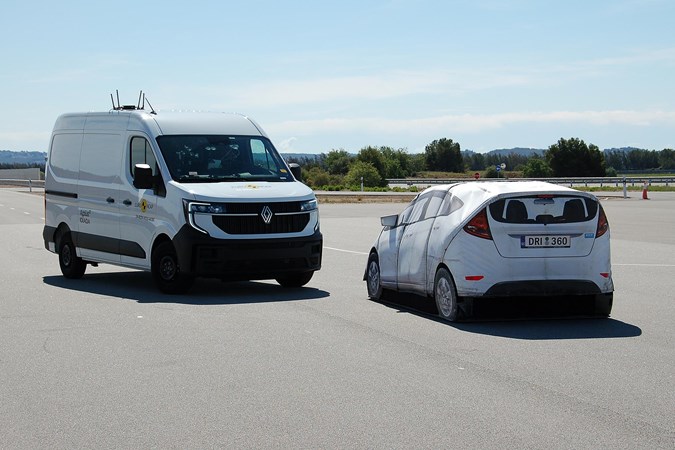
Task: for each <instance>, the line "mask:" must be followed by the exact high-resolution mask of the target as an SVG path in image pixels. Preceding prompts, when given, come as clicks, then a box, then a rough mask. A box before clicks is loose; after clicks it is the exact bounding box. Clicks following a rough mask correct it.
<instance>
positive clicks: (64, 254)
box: [59, 233, 87, 279]
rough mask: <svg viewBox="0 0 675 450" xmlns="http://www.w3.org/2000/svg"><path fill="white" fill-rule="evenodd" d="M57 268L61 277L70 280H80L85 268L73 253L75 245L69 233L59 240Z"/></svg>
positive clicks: (85, 265) (80, 259)
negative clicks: (59, 268) (59, 267)
mask: <svg viewBox="0 0 675 450" xmlns="http://www.w3.org/2000/svg"><path fill="white" fill-rule="evenodd" d="M59 266H61V273H62V274H63V276H64V277H66V278H72V279H78V278H82V276H83V275H84V271H85V270H86V268H87V263H85V262H84V261H83V260H82V258H80V257H79V256H77V253H76V252H75V244H73V239H72V238H71V237H70V233H66V234H64V235H63V236H61V238H60V239H59Z"/></svg>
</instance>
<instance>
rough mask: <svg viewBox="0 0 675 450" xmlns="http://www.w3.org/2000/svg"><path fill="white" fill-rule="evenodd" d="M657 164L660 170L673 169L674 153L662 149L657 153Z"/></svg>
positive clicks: (667, 149)
mask: <svg viewBox="0 0 675 450" xmlns="http://www.w3.org/2000/svg"><path fill="white" fill-rule="evenodd" d="M659 164H660V167H661V169H668V170H670V169H675V151H673V150H672V149H670V148H664V149H663V150H661V151H660V152H659Z"/></svg>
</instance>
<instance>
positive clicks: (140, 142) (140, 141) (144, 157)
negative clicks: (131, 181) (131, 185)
mask: <svg viewBox="0 0 675 450" xmlns="http://www.w3.org/2000/svg"><path fill="white" fill-rule="evenodd" d="M129 161H130V167H129V173H130V174H131V177H132V178H133V176H134V167H135V166H136V164H147V165H149V166H150V167H151V168H152V176H153V177H155V194H157V195H160V196H165V195H166V188H165V186H164V182H163V181H162V177H161V175H160V173H159V167H158V166H157V159H156V158H155V154H154V153H153V152H152V147H150V143H149V142H148V141H147V139H145V138H144V137H140V136H135V137H133V138H131V154H130V158H129Z"/></svg>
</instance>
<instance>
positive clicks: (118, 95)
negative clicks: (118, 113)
mask: <svg viewBox="0 0 675 450" xmlns="http://www.w3.org/2000/svg"><path fill="white" fill-rule="evenodd" d="M115 93H116V94H117V109H122V106H121V104H120V91H119V90H117V89H115Z"/></svg>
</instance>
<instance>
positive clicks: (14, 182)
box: [0, 178, 45, 192]
mask: <svg viewBox="0 0 675 450" xmlns="http://www.w3.org/2000/svg"><path fill="white" fill-rule="evenodd" d="M0 185H9V186H28V190H29V191H30V192H33V188H34V187H35V188H42V189H44V187H45V180H18V179H15V178H0Z"/></svg>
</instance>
